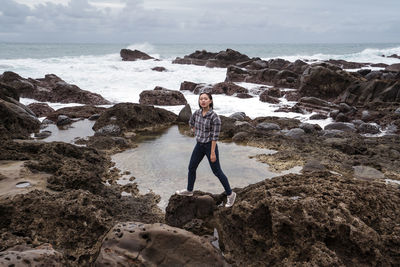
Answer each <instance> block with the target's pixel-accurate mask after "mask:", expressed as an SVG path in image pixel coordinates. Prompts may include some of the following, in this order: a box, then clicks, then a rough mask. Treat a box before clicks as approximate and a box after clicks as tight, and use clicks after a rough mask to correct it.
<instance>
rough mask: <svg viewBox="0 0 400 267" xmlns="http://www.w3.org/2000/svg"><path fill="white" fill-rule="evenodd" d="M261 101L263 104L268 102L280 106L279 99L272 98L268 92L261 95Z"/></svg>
mask: <svg viewBox="0 0 400 267" xmlns="http://www.w3.org/2000/svg"><path fill="white" fill-rule="evenodd" d="M260 101H261V102H268V103H271V104H279V102H280V101H279V99H278V98H276V97H274V96H271V95H270V94H269V93H268V91H264V92H262V93H261V94H260Z"/></svg>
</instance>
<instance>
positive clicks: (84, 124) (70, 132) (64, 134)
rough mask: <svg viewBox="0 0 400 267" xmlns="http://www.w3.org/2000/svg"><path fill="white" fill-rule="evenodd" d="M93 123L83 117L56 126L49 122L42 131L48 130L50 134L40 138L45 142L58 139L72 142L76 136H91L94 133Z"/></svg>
mask: <svg viewBox="0 0 400 267" xmlns="http://www.w3.org/2000/svg"><path fill="white" fill-rule="evenodd" d="M94 123H95V121H90V120H87V119H85V120H79V121H77V122H74V123H72V124H71V125H67V126H63V127H57V125H55V124H49V125H48V126H47V127H46V128H44V129H43V130H42V131H50V132H51V135H50V136H49V137H47V138H44V139H42V140H43V141H45V142H53V141H58V142H65V143H73V142H74V141H75V139H77V138H81V137H87V136H92V135H93V134H94V131H93V129H92V127H93V125H94Z"/></svg>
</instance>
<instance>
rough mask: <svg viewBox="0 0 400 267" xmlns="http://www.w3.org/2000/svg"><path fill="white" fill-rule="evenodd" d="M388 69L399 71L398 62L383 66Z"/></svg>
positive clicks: (399, 64) (399, 65)
mask: <svg viewBox="0 0 400 267" xmlns="http://www.w3.org/2000/svg"><path fill="white" fill-rule="evenodd" d="M385 70H388V71H400V63H396V64H392V65H389V66H387V67H386V68H385Z"/></svg>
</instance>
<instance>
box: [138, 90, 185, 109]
mask: <svg viewBox="0 0 400 267" xmlns="http://www.w3.org/2000/svg"><path fill="white" fill-rule="evenodd" d="M139 97H140V99H139V103H140V104H144V105H158V106H176V105H186V104H187V101H186V99H185V96H184V95H183V94H182V93H181V92H179V91H176V90H169V89H165V88H163V87H158V86H157V87H156V88H154V90H144V91H142V92H141V93H140V95H139Z"/></svg>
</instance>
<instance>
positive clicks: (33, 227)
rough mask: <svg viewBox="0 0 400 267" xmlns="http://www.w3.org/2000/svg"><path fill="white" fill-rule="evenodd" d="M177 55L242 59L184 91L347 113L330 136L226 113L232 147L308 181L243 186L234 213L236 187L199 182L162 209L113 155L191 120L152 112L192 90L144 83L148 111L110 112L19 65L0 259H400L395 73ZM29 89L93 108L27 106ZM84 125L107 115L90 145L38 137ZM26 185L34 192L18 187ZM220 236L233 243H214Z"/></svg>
mask: <svg viewBox="0 0 400 267" xmlns="http://www.w3.org/2000/svg"><path fill="white" fill-rule="evenodd" d="M139 52H140V51H135V53H133V54H132V53H130V52H129V51H121V57H123V60H124V61H125V60H143V59H151V58H149V57H147V56H146V55H143V54H142V52H140V53H139ZM135 56H136V57H137V58H134V57H135ZM174 63H177V64H196V65H202V66H207V67H224V68H227V75H226V80H225V81H221V82H220V83H217V84H213V85H207V84H197V83H193V82H189V81H184V82H182V84H181V88H180V89H181V90H189V91H192V92H194V93H198V92H200V91H204V90H209V91H210V92H212V93H213V94H226V95H233V96H237V97H242V98H245V97H259V98H260V101H264V102H276V101H278V102H279V98H281V97H283V96H285V98H286V99H292V100H296V101H297V102H298V103H297V104H296V105H295V106H294V107H287V108H285V107H283V108H281V111H285V110H286V111H290V112H298V113H305V112H315V113H317V114H316V115H315V118H316V119H321V118H322V119H323V118H329V117H330V118H332V120H333V121H334V122H333V123H331V124H328V125H327V126H325V127H324V129H322V128H321V127H320V126H319V125H318V124H310V123H302V122H300V121H299V120H297V119H287V118H278V117H258V118H254V119H251V118H249V117H247V116H246V114H244V113H242V112H240V110H238V112H237V113H235V114H232V115H231V116H230V117H224V116H221V120H222V133H221V137H222V139H223V141H229V142H232V141H233V142H238V143H241V144H245V145H249V146H257V147H262V148H268V149H273V150H276V151H277V153H275V154H272V155H264V154H261V155H257V156H256V159H255V160H259V161H261V162H265V163H267V164H268V165H269V166H270V168H271V169H273V170H275V171H282V170H287V169H290V168H291V167H293V166H298V165H300V166H303V169H302V171H301V174H297V175H295V174H289V175H284V176H280V177H276V178H273V179H267V180H264V181H262V182H259V183H257V184H252V185H249V186H247V187H245V188H235V189H234V190H235V192H237V193H238V200H237V203H236V204H235V205H234V206H233V207H232V208H231V209H227V208H224V207H221V205H220V204H221V203H222V202H223V201H224V200H225V196H224V194H220V195H213V194H208V193H204V192H199V191H196V192H195V196H194V197H193V198H184V197H180V196H176V195H173V196H171V198H170V201H169V205H168V207H167V209H166V212H165V213H163V212H162V211H161V210H160V209H159V208H158V207H157V203H158V201H159V197H158V196H157V195H155V194H153V193H148V194H145V195H143V194H141V193H140V192H139V190H138V189H137V185H136V184H135V183H131V184H128V185H124V186H123V185H119V184H118V183H116V180H117V179H118V178H119V177H121V175H122V174H121V173H120V172H119V170H117V169H115V168H114V167H113V163H112V161H111V159H110V155H112V154H113V153H116V152H120V151H123V150H125V149H127V148H132V147H135V146H137V143H138V141H137V140H138V137H140V135H142V134H147V133H152V132H155V131H157V130H159V129H160V128H165V127H169V126H171V125H174V124H185V122H186V121H187V118H188V117H189V116H190V114H191V110H190V106H189V105H186V107H185V108H184V109H183V110H182V111H181V113H180V114H179V115H175V114H174V113H172V112H169V111H166V110H164V109H161V108H155V107H153V106H151V105H177V104H180V105H183V104H186V100H185V98H184V96H183V95H182V94H181V93H180V92H179V91H174V90H168V89H165V88H155V90H152V91H146V92H143V95H141V101H140V104H133V103H118V104H115V105H113V106H111V107H109V108H104V107H98V106H97V105H104V104H110V102H108V101H107V100H106V99H104V98H102V97H101V96H100V95H97V94H93V93H90V92H88V91H84V90H82V89H80V88H78V87H76V86H74V85H70V84H67V83H65V82H64V81H63V80H62V79H61V78H59V77H57V76H56V75H54V74H51V75H46V77H45V78H44V79H31V78H28V79H26V78H22V77H21V76H19V75H18V74H16V73H12V72H5V73H3V74H2V75H0V122H1V123H0V140H1V142H2V146H1V147H0V185H1V188H3V189H2V190H0V218H1V220H0V238H1V242H0V265H6V266H8V265H12V264H15V265H23V264H25V265H29V264H36V263H37V264H45V265H52V266H65V265H68V266H81V265H89V266H103V265H107V264H108V265H116V264H121V265H123V266H131V265H134V266H136V265H189V266H195V265H199V264H201V265H213V266H229V265H233V266H242V265H250V266H255V265H263V266H293V265H313V266H366V265H367V266H369V265H373V266H376V265H378V266H396V265H399V264H400V249H399V248H400V226H399V225H400V204H399V203H400V199H399V198H400V189H399V185H398V184H396V183H392V182H388V181H389V179H390V180H393V181H400V165H399V164H398V162H400V138H399V134H400V86H399V84H400V72H399V71H398V70H396V68H395V67H396V66H382V67H384V68H386V69H384V70H381V71H368V70H366V69H361V70H359V71H357V72H348V71H346V70H343V69H342V68H343V67H345V66H346V68H347V69H349V68H353V67H354V68H360V67H366V66H368V63H357V64H356V63H355V62H345V61H330V62H324V63H312V64H309V63H307V62H302V61H296V62H288V61H285V60H282V59H273V60H269V61H263V60H261V59H257V58H253V59H250V58H249V57H247V56H246V55H242V54H240V53H239V52H237V51H234V50H231V49H228V50H226V51H221V52H219V53H210V52H207V51H196V52H195V53H193V54H191V55H188V56H185V58H183V59H176V60H175V61H174ZM239 81H247V82H253V83H258V84H260V86H261V85H268V86H267V87H262V86H261V87H260V91H259V92H249V91H248V90H247V89H246V88H243V87H241V86H238V85H236V84H235V83H234V82H239ZM271 86H273V87H271ZM285 88H286V89H287V88H291V89H292V90H284V89H285ZM22 96H23V97H29V98H33V99H36V100H38V101H46V102H52V101H55V102H62V103H67V102H68V103H70V102H72V103H82V104H85V105H84V106H80V107H71V108H63V109H59V110H52V109H51V108H50V107H49V106H48V105H47V106H46V104H32V105H30V106H29V107H26V106H24V105H23V104H21V103H20V102H19V98H20V97H22ZM63 101H64V102H63ZM38 117H46V119H45V120H43V121H42V122H41V121H39V120H38ZM79 119H90V120H94V121H95V124H94V126H93V130H94V131H95V134H94V135H93V136H91V137H89V138H88V139H80V140H77V141H76V142H75V143H76V144H79V145H85V146H76V145H74V144H67V143H63V142H51V143H46V142H41V141H38V140H33V139H32V137H31V134H32V133H36V134H39V133H40V132H41V131H42V132H43V130H41V129H43V128H44V127H46V125H48V124H50V123H55V124H57V125H58V126H59V127H68V125H70V124H71V123H73V122H74V121H76V120H79ZM186 134H188V135H189V134H190V133H189V132H186ZM132 180H133V179H132ZM24 183H28V184H29V186H27V187H23V188H21V189H16V188H15V186H14V185H17V184H24ZM10 185H12V186H11V187H12V189H10V190H8V189H7V188H8V187H10ZM7 186H8V187H7ZM11 187H10V188H11ZM123 192H125V193H129V194H130V195H131V196H130V197H126V196H123V194H122V193H123ZM215 231H217V233H218V244H219V246H218V248H217V247H215V246H212V245H211V242H212V241H215ZM182 244H185V245H182Z"/></svg>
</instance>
